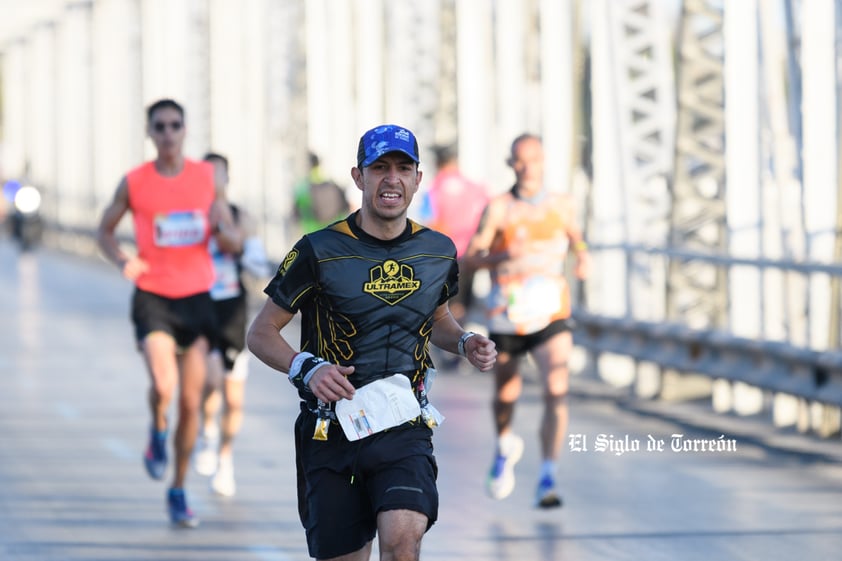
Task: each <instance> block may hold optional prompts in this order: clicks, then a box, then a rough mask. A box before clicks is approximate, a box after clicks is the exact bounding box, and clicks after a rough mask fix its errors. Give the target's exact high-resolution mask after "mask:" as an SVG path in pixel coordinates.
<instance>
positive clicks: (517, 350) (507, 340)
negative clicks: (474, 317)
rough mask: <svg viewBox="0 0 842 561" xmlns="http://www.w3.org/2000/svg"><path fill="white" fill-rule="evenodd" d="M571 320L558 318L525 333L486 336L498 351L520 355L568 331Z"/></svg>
mask: <svg viewBox="0 0 842 561" xmlns="http://www.w3.org/2000/svg"><path fill="white" fill-rule="evenodd" d="M571 328H572V320H570V319H558V320H556V321H554V322H552V323H551V324H549V325H548V326H547V327H545V328H544V329H542V330H541V331H536V332H535V333H529V334H527V335H515V334H513V333H489V334H488V338H489V339H491V340H492V341H494V344H495V345H496V346H497V352H498V353H508V354H510V355H522V354H525V353H528V352H529V351H531V350H532V349H534V348H535V347H537V346H538V345H540V344H542V343H545V342H546V341H547V340H549V338H550V337H552V336H553V335H557V334H559V333H563V332H565V331H570V330H571Z"/></svg>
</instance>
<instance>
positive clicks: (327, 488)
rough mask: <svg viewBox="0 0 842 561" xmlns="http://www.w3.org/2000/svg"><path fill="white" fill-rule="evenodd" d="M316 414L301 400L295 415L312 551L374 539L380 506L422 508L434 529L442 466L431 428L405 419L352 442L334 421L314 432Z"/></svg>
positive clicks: (301, 505)
mask: <svg viewBox="0 0 842 561" xmlns="http://www.w3.org/2000/svg"><path fill="white" fill-rule="evenodd" d="M315 426H316V416H315V415H314V414H313V413H311V412H310V411H309V410H308V409H307V407H306V405H305V404H304V403H302V406H301V414H300V415H299V416H298V419H297V420H296V422H295V451H296V467H297V476H298V514H299V516H300V517H301V523H302V524H303V525H304V529H305V531H306V534H307V547H308V549H309V552H310V556H311V557H314V558H316V559H328V558H331V557H338V556H340V555H345V554H348V553H351V552H353V551H357V550H358V549H360V548H362V547H363V546H364V545H365V544H366V543H368V542H369V541H371V540H373V539H374V536H375V533H376V531H377V514H378V513H379V512H383V511H387V510H396V509H407V510H413V511H417V512H420V513H422V514H424V515H425V516H426V517H427V529H428V530H429V529H430V528H431V527H432V525H433V523H434V522H435V521H436V519H437V518H438V507H439V496H438V490H437V488H436V478H437V476H438V466H437V464H436V459H435V456H434V455H433V441H432V435H433V431H432V430H431V429H430V428H429V427H427V426H426V425H424V424H420V423H418V424H405V425H401V426H400V427H396V428H394V429H390V430H387V431H384V432H380V433H377V434H374V435H372V436H369V437H367V438H363V439H362V440H357V441H355V442H348V440H347V439H346V438H345V434H344V433H343V432H342V427H341V426H340V425H339V423H337V422H332V423H331V426H330V429H329V431H328V439H327V440H326V441H323V440H313V430H314V429H315Z"/></svg>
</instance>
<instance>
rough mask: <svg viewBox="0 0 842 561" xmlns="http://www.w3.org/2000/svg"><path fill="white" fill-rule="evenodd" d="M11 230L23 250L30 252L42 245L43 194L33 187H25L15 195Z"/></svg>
mask: <svg viewBox="0 0 842 561" xmlns="http://www.w3.org/2000/svg"><path fill="white" fill-rule="evenodd" d="M13 207H14V208H13V209H12V216H11V217H10V218H11V229H12V237H13V238H14V239H15V240H17V242H18V245H19V246H20V248H21V250H23V251H28V250H30V249H33V248H34V247H36V246H37V245H38V244H39V243H41V238H42V236H43V233H44V222H43V218H42V217H41V193H40V192H39V191H38V189H36V188H35V187H33V186H32V185H23V186H21V187H20V188H19V189H17V190H16V191H15V193H14V204H13Z"/></svg>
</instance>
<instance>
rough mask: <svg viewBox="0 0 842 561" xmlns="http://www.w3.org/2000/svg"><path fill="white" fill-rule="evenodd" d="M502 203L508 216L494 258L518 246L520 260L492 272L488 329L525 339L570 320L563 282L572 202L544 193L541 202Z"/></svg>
mask: <svg viewBox="0 0 842 561" xmlns="http://www.w3.org/2000/svg"><path fill="white" fill-rule="evenodd" d="M500 198H501V199H502V203H503V204H504V206H505V212H504V213H503V215H504V217H503V223H502V225H501V226H500V227H498V230H497V233H496V236H495V239H494V241H493V243H492V245H491V248H490V253H497V252H504V251H508V250H509V249H512V248H514V247H515V246H517V251H516V252H515V253H516V255H517V257H514V258H510V259H506V260H504V261H501V262H500V263H498V264H497V266H496V267H493V268H491V270H490V273H491V290H490V292H489V295H488V301H487V302H486V304H487V313H488V329H489V331H491V332H492V333H508V334H517V335H525V334H529V333H534V332H536V331H540V330H541V329H544V328H545V327H547V325H549V324H550V323H551V322H553V321H556V320H559V319H565V318H567V317H569V316H570V289H569V287H568V284H567V280H566V279H565V276H564V260H565V257H566V256H567V250H568V244H569V240H568V234H567V230H566V224H565V209H566V205H567V200H566V197H565V196H564V195H561V194H555V193H544V194H542V195H541V196H539V198H538V200H524V199H520V198H518V197H516V196H515V195H514V194H512V193H511V192H509V193H505V194H503V195H500ZM498 202H499V201H498Z"/></svg>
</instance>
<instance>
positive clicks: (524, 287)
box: [508, 276, 564, 324]
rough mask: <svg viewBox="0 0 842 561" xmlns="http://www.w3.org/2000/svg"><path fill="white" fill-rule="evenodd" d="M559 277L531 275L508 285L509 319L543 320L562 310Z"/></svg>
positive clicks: (529, 322) (527, 322)
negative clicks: (522, 280)
mask: <svg viewBox="0 0 842 561" xmlns="http://www.w3.org/2000/svg"><path fill="white" fill-rule="evenodd" d="M562 282H563V281H562V280H561V279H557V278H550V277H540V276H536V277H532V278H530V279H527V280H526V281H525V282H518V283H512V284H511V285H509V309H508V314H509V319H510V320H511V321H512V322H514V323H516V324H531V323H535V322H541V321H544V320H545V319H546V318H549V317H552V316H553V315H554V314H557V313H558V312H560V311H561V310H562V304H563V302H562V294H563V293H564V286H563V284H562Z"/></svg>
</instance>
